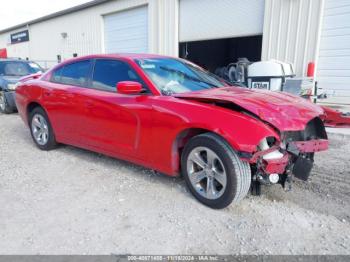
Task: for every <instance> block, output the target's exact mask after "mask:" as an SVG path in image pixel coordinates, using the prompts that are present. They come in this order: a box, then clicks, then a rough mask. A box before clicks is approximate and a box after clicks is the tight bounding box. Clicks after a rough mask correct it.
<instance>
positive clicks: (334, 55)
mask: <svg viewBox="0 0 350 262" xmlns="http://www.w3.org/2000/svg"><path fill="white" fill-rule="evenodd" d="M316 76H317V81H318V87H319V88H321V89H323V91H324V92H325V93H326V94H327V96H328V99H327V100H323V101H322V102H326V103H337V104H338V103H339V104H340V103H342V104H347V105H350V84H349V83H350V1H349V0H341V1H340V0H325V7H324V15H323V23H322V30H321V39H320V50H319V59H318V65H317V74H316Z"/></svg>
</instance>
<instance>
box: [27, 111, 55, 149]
mask: <svg viewBox="0 0 350 262" xmlns="http://www.w3.org/2000/svg"><path fill="white" fill-rule="evenodd" d="M29 126H30V133H31V135H32V138H33V141H34V143H35V144H36V145H37V147H39V148H40V149H41V150H45V151H48V150H51V149H54V148H56V147H57V142H56V139H55V134H54V132H53V129H52V126H51V123H50V120H49V118H48V116H47V114H46V112H45V111H44V110H43V109H42V108H41V107H36V108H34V110H33V111H32V112H30V114H29Z"/></svg>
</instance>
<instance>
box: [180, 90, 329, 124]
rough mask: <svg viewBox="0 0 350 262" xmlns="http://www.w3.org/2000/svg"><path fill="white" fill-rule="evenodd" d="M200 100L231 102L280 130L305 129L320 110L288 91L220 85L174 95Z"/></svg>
mask: <svg viewBox="0 0 350 262" xmlns="http://www.w3.org/2000/svg"><path fill="white" fill-rule="evenodd" d="M174 96H175V97H177V98H182V99H190V100H196V101H199V102H226V103H227V102H230V103H233V104H234V105H235V106H238V107H241V108H242V109H244V110H246V111H249V112H250V113H252V114H254V115H256V116H257V117H259V118H260V119H262V120H264V121H266V122H268V123H270V124H271V125H273V126H275V127H276V128H278V129H279V130H280V131H297V130H304V129H305V125H306V124H307V123H308V122H309V121H310V120H311V119H313V118H315V117H318V116H320V115H323V114H324V112H323V109H322V108H321V107H319V106H317V105H315V104H313V103H311V102H309V101H307V100H305V99H303V98H301V97H297V96H294V95H291V94H288V93H282V92H273V91H268V90H257V89H254V90H252V89H248V88H241V87H222V88H213V89H205V90H201V91H196V92H189V93H181V94H175V95H174Z"/></svg>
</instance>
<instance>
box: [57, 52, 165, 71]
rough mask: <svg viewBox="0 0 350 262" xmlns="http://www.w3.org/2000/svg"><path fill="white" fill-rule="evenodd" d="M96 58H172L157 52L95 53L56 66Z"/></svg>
mask: <svg viewBox="0 0 350 262" xmlns="http://www.w3.org/2000/svg"><path fill="white" fill-rule="evenodd" d="M96 58H112V59H113V58H119V59H121V58H122V59H131V60H133V59H146V58H171V57H170V56H163V55H156V54H136V53H120V54H94V55H87V56H79V57H74V58H71V59H67V60H65V61H64V62H62V63H60V64H58V65H57V66H56V68H57V67H60V66H62V65H65V64H69V63H72V62H74V61H79V60H84V59H96Z"/></svg>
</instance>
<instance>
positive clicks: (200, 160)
mask: <svg viewBox="0 0 350 262" xmlns="http://www.w3.org/2000/svg"><path fill="white" fill-rule="evenodd" d="M187 173H188V177H189V179H190V181H191V184H192V186H193V188H194V189H195V190H196V191H197V192H198V193H199V194H200V195H201V196H203V197H205V198H207V199H218V198H219V197H221V196H222V195H223V193H224V192H225V189H226V184H227V175H226V171H225V167H224V165H223V162H222V160H221V159H220V157H219V156H218V155H217V154H216V153H215V152H214V151H213V150H211V149H209V148H207V147H196V148H194V149H193V150H192V151H191V153H190V154H189V156H188V158H187Z"/></svg>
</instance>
